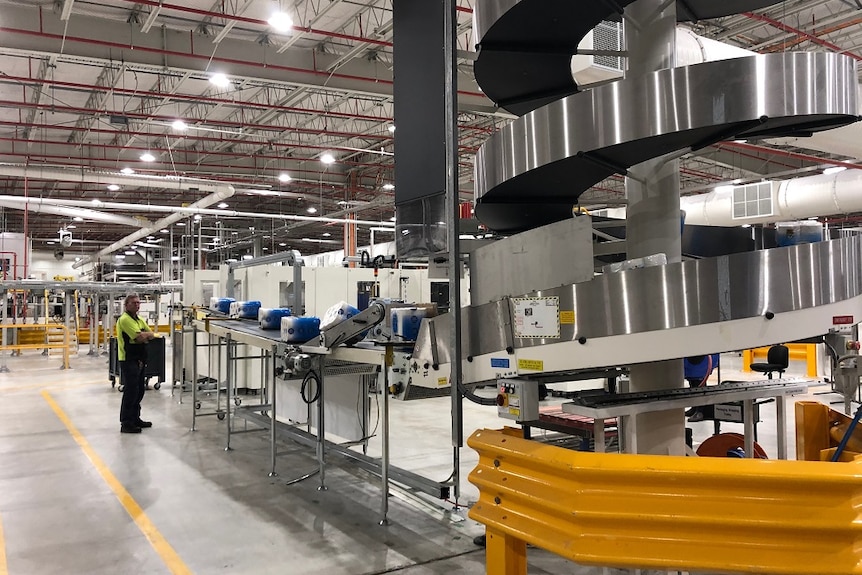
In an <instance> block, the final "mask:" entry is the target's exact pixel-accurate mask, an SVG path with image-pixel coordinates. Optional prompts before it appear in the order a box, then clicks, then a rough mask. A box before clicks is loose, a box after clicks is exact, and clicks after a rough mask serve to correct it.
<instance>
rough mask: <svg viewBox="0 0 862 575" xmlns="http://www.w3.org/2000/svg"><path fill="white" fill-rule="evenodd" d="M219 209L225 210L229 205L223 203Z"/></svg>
mask: <svg viewBox="0 0 862 575" xmlns="http://www.w3.org/2000/svg"><path fill="white" fill-rule="evenodd" d="M218 207H220V208H221V209H225V208H226V207H227V204H226V203H225V202H222V203H220V204H219V205H218Z"/></svg>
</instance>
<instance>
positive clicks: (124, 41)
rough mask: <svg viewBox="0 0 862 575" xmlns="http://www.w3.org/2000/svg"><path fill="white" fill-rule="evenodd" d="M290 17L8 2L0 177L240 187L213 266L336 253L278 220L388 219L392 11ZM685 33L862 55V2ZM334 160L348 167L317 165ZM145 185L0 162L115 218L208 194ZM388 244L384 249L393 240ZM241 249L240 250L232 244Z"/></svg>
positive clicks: (762, 162)
mask: <svg viewBox="0 0 862 575" xmlns="http://www.w3.org/2000/svg"><path fill="white" fill-rule="evenodd" d="M278 6H279V3H278V2H272V1H261V0H217V1H213V0H184V1H182V2H180V1H179V0H176V1H174V2H162V1H155V0H143V1H141V0H138V1H133V0H129V1H124V0H107V1H99V2H95V1H83V0H61V1H58V2H56V3H52V2H50V1H47V2H46V1H29V0H23V1H8V0H6V1H3V0H0V164H5V165H7V166H10V167H11V166H16V167H20V166H25V165H26V166H31V167H42V168H50V169H52V170H67V171H69V172H70V173H73V172H77V173H81V172H88V173H89V172H97V173H101V174H108V175H110V174H119V173H120V172H121V170H125V171H126V173H127V174H131V175H133V176H139V177H144V176H158V177H162V178H166V179H167V180H170V179H178V178H203V179H207V180H217V181H221V182H225V183H229V184H231V185H232V186H233V187H234V189H235V190H236V193H235V194H234V195H233V196H232V197H231V198H229V199H227V200H226V201H225V204H227V205H226V206H225V207H218V208H217V207H216V206H211V207H212V208H214V209H224V210H226V212H230V211H233V212H240V214H232V215H230V216H225V217H217V216H215V215H210V214H207V215H204V216H203V219H202V222H203V223H202V225H201V232H202V235H203V236H204V238H205V241H207V242H208V243H209V244H210V246H211V249H212V250H213V251H212V256H211V259H212V258H215V260H216V261H219V260H223V259H224V258H227V257H235V256H236V255H237V254H238V253H239V252H238V251H237V250H239V251H241V250H243V249H247V247H248V245H249V240H250V239H251V238H253V237H258V238H260V239H261V241H262V242H263V244H264V246H265V247H267V248H268V249H269V250H271V251H279V250H283V249H288V248H291V249H298V250H299V251H301V252H303V253H315V252H319V251H326V250H329V249H338V248H340V247H341V245H342V235H343V229H342V228H343V226H342V225H341V224H339V223H337V222H316V221H291V220H284V219H281V220H279V219H272V218H269V217H266V214H281V215H301V216H315V217H316V216H328V217H330V218H333V219H338V218H342V217H344V216H345V215H348V214H356V218H358V219H360V220H363V221H369V222H374V221H379V222H384V223H389V221H390V218H392V217H393V215H394V193H393V191H392V185H393V184H394V168H393V165H394V158H393V151H394V148H393V142H394V138H395V137H397V132H396V131H395V129H394V120H393V107H392V62H393V53H392V2H391V0H290V1H285V2H284V3H283V9H284V11H285V12H287V13H288V14H289V15H290V16H291V17H292V20H293V23H292V26H290V27H289V28H288V29H287V30H279V29H277V28H276V25H277V24H278V23H270V22H269V21H268V20H269V19H270V17H271V16H272V14H273V10H274V8H277V7H278ZM472 12H473V1H472V0H459V2H458V34H457V38H458V44H459V46H458V48H459V60H458V61H459V68H458V83H459V115H458V126H459V138H460V145H459V150H460V161H459V187H460V191H461V195H462V197H463V199H464V200H465V201H468V200H470V199H471V198H472V188H473V186H472V178H473V171H472V162H473V156H474V154H475V152H476V150H477V149H478V147H479V146H480V145H481V144H482V142H483V141H484V140H485V139H486V138H487V137H488V135H489V134H491V133H493V132H494V131H496V130H497V129H499V128H500V127H501V126H504V125H506V124H507V123H508V122H509V121H510V120H511V118H512V116H510V115H509V114H507V113H506V112H504V111H502V110H499V109H498V108H497V107H496V106H495V104H494V102H491V101H490V100H489V99H487V98H486V97H485V96H484V95H483V94H482V91H481V90H480V89H479V88H478V86H477V85H476V82H475V80H474V78H473V71H472V62H473V60H472V58H471V52H470V51H471V49H472V43H473V39H472V34H471V23H472ZM691 28H692V29H693V31H694V32H695V33H697V34H699V35H701V36H704V37H706V38H711V39H715V40H718V41H721V42H724V43H728V44H731V45H733V46H737V47H742V48H745V49H748V50H752V51H756V52H761V53H770V52H781V51H791V50H796V51H799V50H804V51H833V52H842V53H846V54H849V55H851V56H852V57H854V58H855V59H857V60H860V59H862V56H860V54H862V2H860V0H788V1H786V2H783V3H780V4H777V5H775V6H774V7H772V8H769V9H765V10H761V11H758V12H756V13H745V14H740V15H736V16H732V17H728V18H722V19H718V20H711V21H702V22H698V23H696V24H693V25H691ZM856 126H857V128H856V129H860V128H858V126H859V125H858V124H857V125H856ZM857 133H858V132H857ZM860 135H862V133H860ZM845 139H846V140H848V141H850V142H851V144H850V149H847V148H846V147H845V148H842V149H840V150H830V149H817V146H814V147H813V148H812V147H806V145H807V144H806V141H805V140H804V139H798V140H785V141H781V142H728V143H723V144H718V145H715V146H711V147H708V148H705V149H703V150H700V151H698V152H696V153H693V154H691V155H689V156H687V157H685V158H684V159H683V161H682V164H681V176H682V193H683V194H692V193H699V192H703V191H707V190H709V189H711V188H713V187H715V186H716V185H720V184H727V183H730V182H734V181H754V180H759V179H761V178H765V177H770V178H791V177H798V176H800V175H808V174H814V173H819V172H820V171H822V169H824V168H826V167H829V166H832V165H835V164H836V163H838V162H842V161H845V160H858V159H859V157H860V156H862V151H860V152H859V153H858V154H857V153H854V149H853V145H854V144H853V142H854V141H855V146H857V147H858V148H862V144H859V142H860V141H862V138H860V137H854V136H851V137H849V138H847V137H846V136H845ZM820 147H821V148H822V147H823V146H820ZM145 154H150V157H147V156H145ZM327 154H328V155H331V156H332V159H334V162H331V163H324V162H322V161H321V159H322V158H323V157H324V156H325V155H327ZM142 157H144V158H146V160H149V161H146V160H145V159H142ZM10 171H11V170H10ZM73 175H74V174H73ZM150 179H151V180H152V181H147V182H142V184H143V185H139V186H136V185H133V184H129V183H128V182H127V183H126V184H123V185H119V186H112V187H111V189H108V187H107V186H106V184H105V182H104V180H101V181H100V183H94V182H83V181H82V180H81V178H76V177H73V176H70V177H69V179H68V180H66V181H64V180H62V179H60V180H56V179H52V180H48V179H39V178H37V177H33V178H31V177H27V178H23V177H21V176H20V174H15V175H10V174H9V173H8V171H7V174H6V175H3V170H2V168H0V195H4V196H19V197H20V196H25V195H26V196H28V197H33V198H42V199H43V200H44V199H47V200H63V199H66V200H69V199H73V200H82V199H83V200H85V201H88V202H91V203H92V206H93V209H96V210H99V209H103V210H104V209H105V208H104V205H105V204H106V203H108V202H114V203H117V204H152V205H160V206H183V205H189V204H191V203H193V202H195V201H197V200H200V199H201V198H203V197H204V196H206V195H207V193H208V192H207V191H206V190H205V189H197V190H196V189H195V186H193V185H192V186H185V187H186V188H187V189H182V190H181V189H178V188H177V186H172V185H164V186H162V185H160V184H159V182H158V181H156V180H155V179H154V178H150ZM623 197H624V190H623V180H622V178H621V177H614V178H609V179H608V180H605V181H603V182H601V183H599V184H597V185H596V186H595V187H594V188H593V189H592V190H590V191H589V192H587V194H586V195H585V196H582V199H581V201H582V203H589V202H592V203H594V204H595V203H603V202H604V203H608V204H613V203H615V202H619V201H620V200H621V199H622V198H623ZM7 205H8V204H7ZM222 205H224V204H222ZM110 211H111V213H112V214H116V215H121V216H128V217H134V218H139V219H140V218H146V219H147V220H149V221H150V222H153V221H156V220H158V219H160V218H162V217H164V216H165V215H167V214H165V213H159V214H152V213H147V212H142V211H140V210H135V209H130V208H128V207H127V208H123V207H119V206H117V207H115V208H114V209H111V210H110ZM24 213H25V212H24V211H22V210H20V209H14V208H11V207H6V208H2V219H0V225H2V228H3V231H14V232H22V231H24V230H25V216H24ZM190 217H191V216H190ZM183 223H186V226H180V225H179V224H183ZM72 226H74V227H72ZM174 226H176V227H175V228H174V232H175V233H174V236H175V240H174V241H175V242H176V241H179V240H178V238H179V237H181V236H182V235H183V233H184V232H185V233H186V234H187V233H188V232H187V230H188V229H189V228H188V223H187V222H184V221H180V222H179V223H178V224H174ZM370 227H371V226H370V224H369V225H363V226H360V229H359V242H360V244H363V243H367V242H368V239H369V230H370ZM61 228H67V229H69V228H71V231H72V235H73V237H74V238H75V240H76V244H75V247H74V248H72V249H73V250H80V251H81V252H82V253H91V252H93V251H95V250H97V249H99V248H102V247H104V246H106V245H108V244H110V243H111V242H114V241H116V240H118V239H120V238H122V237H125V236H127V235H128V234H129V233H130V232H131V231H134V229H133V228H130V227H129V226H127V225H123V224H120V223H112V222H105V221H95V220H91V219H87V218H81V219H79V220H74V219H73V218H72V217H71V216H70V215H67V214H51V213H39V214H35V213H33V214H29V213H28V215H27V217H26V231H27V233H28V235H30V236H31V237H33V238H34V248H35V249H45V248H50V245H48V241H54V240H56V239H57V237H58V230H59V229H61ZM169 233H170V230H168V231H167V232H165V238H167V237H169V236H168V235H167V234H169ZM378 233H379V234H380V236H379V239H378V241H383V240H385V239H391V234H387V233H386V232H384V231H383V230H380V231H379V232H378ZM216 237H218V238H219V239H218V240H214V238H216ZM153 239H158V238H153ZM151 241H152V240H151ZM212 242H220V243H212ZM231 245H233V246H236V250H234V253H231V251H230V250H229V249H227V248H225V247H224V246H231Z"/></svg>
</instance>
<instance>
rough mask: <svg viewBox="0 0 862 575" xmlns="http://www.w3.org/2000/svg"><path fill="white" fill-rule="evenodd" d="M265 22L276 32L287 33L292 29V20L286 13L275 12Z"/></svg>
mask: <svg viewBox="0 0 862 575" xmlns="http://www.w3.org/2000/svg"><path fill="white" fill-rule="evenodd" d="M267 22H268V23H269V25H270V26H272V27H273V28H275V31H276V32H289V31H290V29H291V28H293V18H291V17H290V14H288V13H287V12H281V11H279V12H275V13H273V15H272V16H270V17H269V20H267Z"/></svg>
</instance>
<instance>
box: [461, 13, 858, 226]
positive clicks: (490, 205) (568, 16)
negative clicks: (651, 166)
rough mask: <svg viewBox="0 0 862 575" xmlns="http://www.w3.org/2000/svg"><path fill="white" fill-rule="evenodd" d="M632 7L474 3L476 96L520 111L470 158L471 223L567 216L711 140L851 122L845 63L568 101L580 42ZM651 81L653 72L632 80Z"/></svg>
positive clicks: (712, 67) (834, 59)
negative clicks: (666, 158) (595, 189)
mask: <svg viewBox="0 0 862 575" xmlns="http://www.w3.org/2000/svg"><path fill="white" fill-rule="evenodd" d="M634 3H635V2H634V1H632V0H622V1H618V2H609V1H607V0H581V1H578V2H573V1H571V0H478V1H477V2H476V6H475V8H474V11H475V16H476V20H477V22H478V25H477V34H478V36H479V47H480V51H479V54H478V56H477V60H476V62H475V65H474V69H475V74H476V80H477V81H478V83H479V85H480V86H481V87H482V90H483V91H484V92H485V93H486V94H487V95H488V96H489V97H490V98H492V99H493V100H494V101H495V102H497V104H498V105H500V106H501V107H504V108H507V109H509V110H511V111H513V112H514V113H516V114H519V115H520V114H526V115H524V116H523V117H521V118H519V119H517V120H515V121H514V122H512V123H511V124H510V125H508V126H506V127H505V128H503V129H502V130H500V131H499V132H498V133H496V134H494V135H493V136H492V137H491V138H490V139H489V140H488V141H487V142H486V143H485V144H483V145H482V147H481V148H480V149H479V151H478V153H477V154H476V161H475V170H476V174H475V182H476V186H475V187H476V192H475V193H476V206H475V214H476V217H477V218H478V219H479V221H481V222H482V223H483V224H485V225H486V226H488V227H489V228H490V229H492V230H495V231H501V232H517V231H522V230H527V229H531V228H534V227H539V226H542V225H545V224H549V223H553V222H556V221H560V220H563V219H566V218H570V217H571V216H572V206H573V204H575V202H577V199H578V197H579V196H580V195H581V193H583V192H584V191H586V190H588V189H589V188H590V187H592V186H593V185H595V184H597V183H598V182H600V181H601V180H603V179H605V178H607V177H610V176H612V175H614V174H626V173H627V170H628V168H630V167H632V166H634V165H637V164H640V163H642V162H644V161H647V160H650V159H652V158H657V157H659V156H662V155H665V154H671V153H675V152H680V151H682V152H685V151H693V150H698V149H701V148H704V147H706V146H710V145H712V144H715V143H717V142H721V141H729V140H735V139H746V138H753V137H756V138H764V137H778V136H791V135H800V134H810V133H812V132H816V131H819V130H826V129H830V128H836V127H839V126H842V125H845V124H849V123H852V122H855V121H857V119H858V117H857V114H858V107H857V99H858V94H857V91H858V77H857V74H856V62H855V60H853V58H852V57H850V56H846V55H841V54H835V53H809V52H805V53H803V52H797V53H784V54H767V55H757V56H751V57H748V58H734V59H729V60H722V61H717V62H707V63H703V64H696V65H693V66H685V67H680V68H671V69H666V70H659V71H657V72H649V71H638V70H630V73H629V76H627V77H626V79H624V80H620V81H617V82H613V83H611V84H607V85H604V86H601V87H598V88H594V89H592V90H590V91H589V92H584V93H580V94H577V93H574V92H577V90H578V87H577V86H576V85H575V83H574V80H573V79H572V77H571V73H570V68H569V62H570V59H571V55H572V54H574V53H575V51H576V48H577V45H578V43H579V41H580V40H581V38H583V37H584V35H585V34H586V33H587V32H589V30H591V29H592V28H593V27H595V26H596V25H597V24H599V23H600V22H601V21H602V20H603V19H606V18H608V17H609V16H610V15H612V14H613V13H614V12H615V10H614V9H612V8H611V7H612V6H616V11H618V12H622V11H623V9H624V8H625V7H626V6H629V5H632V4H634ZM775 3H776V2H775V0H725V1H723V2H715V1H713V0H680V1H679V2H678V6H679V8H680V9H679V12H678V14H679V18H680V19H682V20H687V19H692V18H694V17H701V18H707V17H717V16H726V15H730V14H735V13H740V12H744V11H747V10H752V9H756V8H761V7H764V6H768V5H771V4H775ZM641 72H649V73H641Z"/></svg>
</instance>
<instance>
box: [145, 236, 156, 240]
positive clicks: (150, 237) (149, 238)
mask: <svg viewBox="0 0 862 575" xmlns="http://www.w3.org/2000/svg"><path fill="white" fill-rule="evenodd" d="M147 239H148V240H154V239H156V236H147Z"/></svg>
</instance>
